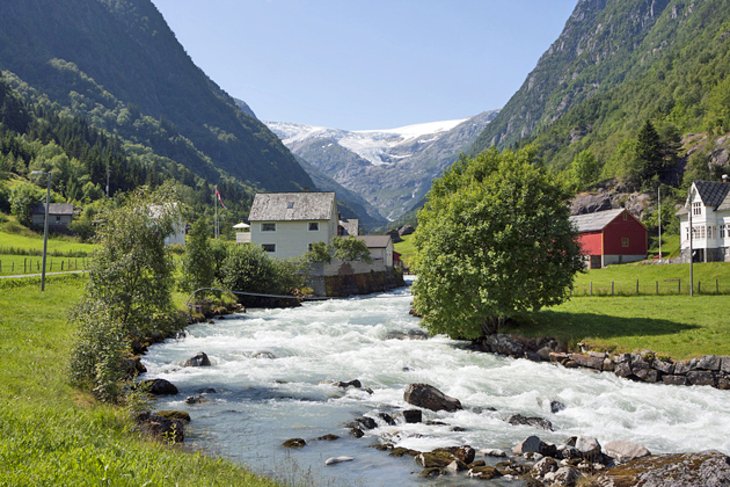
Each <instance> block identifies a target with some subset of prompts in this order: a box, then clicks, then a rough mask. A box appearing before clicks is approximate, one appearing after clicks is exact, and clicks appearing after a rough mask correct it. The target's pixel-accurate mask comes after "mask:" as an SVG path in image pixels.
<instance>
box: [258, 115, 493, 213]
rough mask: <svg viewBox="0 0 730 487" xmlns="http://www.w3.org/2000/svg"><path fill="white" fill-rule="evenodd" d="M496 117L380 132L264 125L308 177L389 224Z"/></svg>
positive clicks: (409, 205)
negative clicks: (356, 198) (333, 186)
mask: <svg viewBox="0 0 730 487" xmlns="http://www.w3.org/2000/svg"><path fill="white" fill-rule="evenodd" d="M497 113H498V111H497V110H492V111H487V112H483V113H480V114H479V115H477V116H475V117H471V118H467V119H461V120H447V121H441V122H431V123H423V124H415V125H408V126H404V127H398V128H394V129H384V130H358V131H349V130H342V129H333V128H326V127H317V126H310V125H302V124H296V123H287V122H266V124H267V125H268V126H269V128H270V129H271V130H272V131H273V132H274V133H275V134H276V135H277V136H279V137H280V138H281V140H282V141H283V142H284V144H285V145H286V146H287V147H288V148H289V149H290V150H291V151H292V152H293V153H294V154H296V155H297V157H299V158H300V160H303V161H305V162H304V166H305V168H306V167H309V168H310V169H309V173H310V175H311V174H312V168H313V169H316V170H317V171H319V172H320V173H322V174H325V175H327V176H328V177H330V178H331V179H333V180H334V181H335V182H336V183H338V184H340V185H342V186H344V187H345V188H347V189H348V190H350V191H352V192H354V193H355V194H357V195H360V196H361V197H362V198H363V199H364V200H365V201H366V202H367V203H369V204H370V205H371V206H372V207H374V208H375V209H376V210H377V211H378V212H379V213H380V215H382V216H384V217H385V218H387V219H388V220H394V219H396V218H398V217H399V216H401V215H403V214H404V213H406V212H407V211H409V210H411V209H412V208H413V207H414V205H416V204H417V203H418V202H419V201H420V200H421V199H422V198H423V197H424V195H425V194H426V193H427V192H428V190H429V188H430V187H431V181H432V180H433V179H434V178H435V177H438V176H439V175H441V173H442V172H443V170H444V169H445V168H446V167H448V166H449V165H450V164H451V163H453V162H454V161H455V160H456V159H457V158H458V157H459V154H460V153H462V152H466V151H468V149H469V148H470V147H471V145H472V144H473V142H474V141H475V140H476V137H477V136H478V135H479V134H480V133H481V131H482V130H483V129H484V127H486V126H487V124H488V123H489V122H490V121H491V120H492V119H493V118H494V117H495V116H496V114H497Z"/></svg>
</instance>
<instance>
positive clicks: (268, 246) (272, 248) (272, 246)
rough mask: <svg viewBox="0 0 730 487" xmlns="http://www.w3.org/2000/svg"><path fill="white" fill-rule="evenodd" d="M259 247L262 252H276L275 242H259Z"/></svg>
mask: <svg viewBox="0 0 730 487" xmlns="http://www.w3.org/2000/svg"><path fill="white" fill-rule="evenodd" d="M261 248H262V249H264V252H276V244H261Z"/></svg>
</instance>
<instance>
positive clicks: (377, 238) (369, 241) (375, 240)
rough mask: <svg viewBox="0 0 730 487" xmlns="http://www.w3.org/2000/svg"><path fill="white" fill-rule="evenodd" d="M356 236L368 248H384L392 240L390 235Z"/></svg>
mask: <svg viewBox="0 0 730 487" xmlns="http://www.w3.org/2000/svg"><path fill="white" fill-rule="evenodd" d="M357 238H359V239H360V240H362V241H363V242H365V245H367V246H368V248H369V249H384V248H385V247H387V246H388V243H389V242H390V241H391V240H392V239H391V238H390V235H360V236H359V237H357Z"/></svg>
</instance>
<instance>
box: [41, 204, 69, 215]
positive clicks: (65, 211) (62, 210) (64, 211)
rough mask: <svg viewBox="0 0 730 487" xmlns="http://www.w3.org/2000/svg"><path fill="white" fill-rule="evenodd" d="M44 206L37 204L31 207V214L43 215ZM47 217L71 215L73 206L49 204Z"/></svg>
mask: <svg viewBox="0 0 730 487" xmlns="http://www.w3.org/2000/svg"><path fill="white" fill-rule="evenodd" d="M45 211H46V204H45V203H39V204H37V205H35V206H34V207H33V213H35V214H45ZM48 214H49V215H71V216H73V214H74V205H72V204H71V203H51V204H50V205H48Z"/></svg>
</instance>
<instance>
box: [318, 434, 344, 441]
mask: <svg viewBox="0 0 730 487" xmlns="http://www.w3.org/2000/svg"><path fill="white" fill-rule="evenodd" d="M317 439H318V440H320V441H335V440H339V439H340V437H339V436H337V435H333V434H331V433H328V434H326V435H322V436H320V437H319V438H317Z"/></svg>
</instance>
